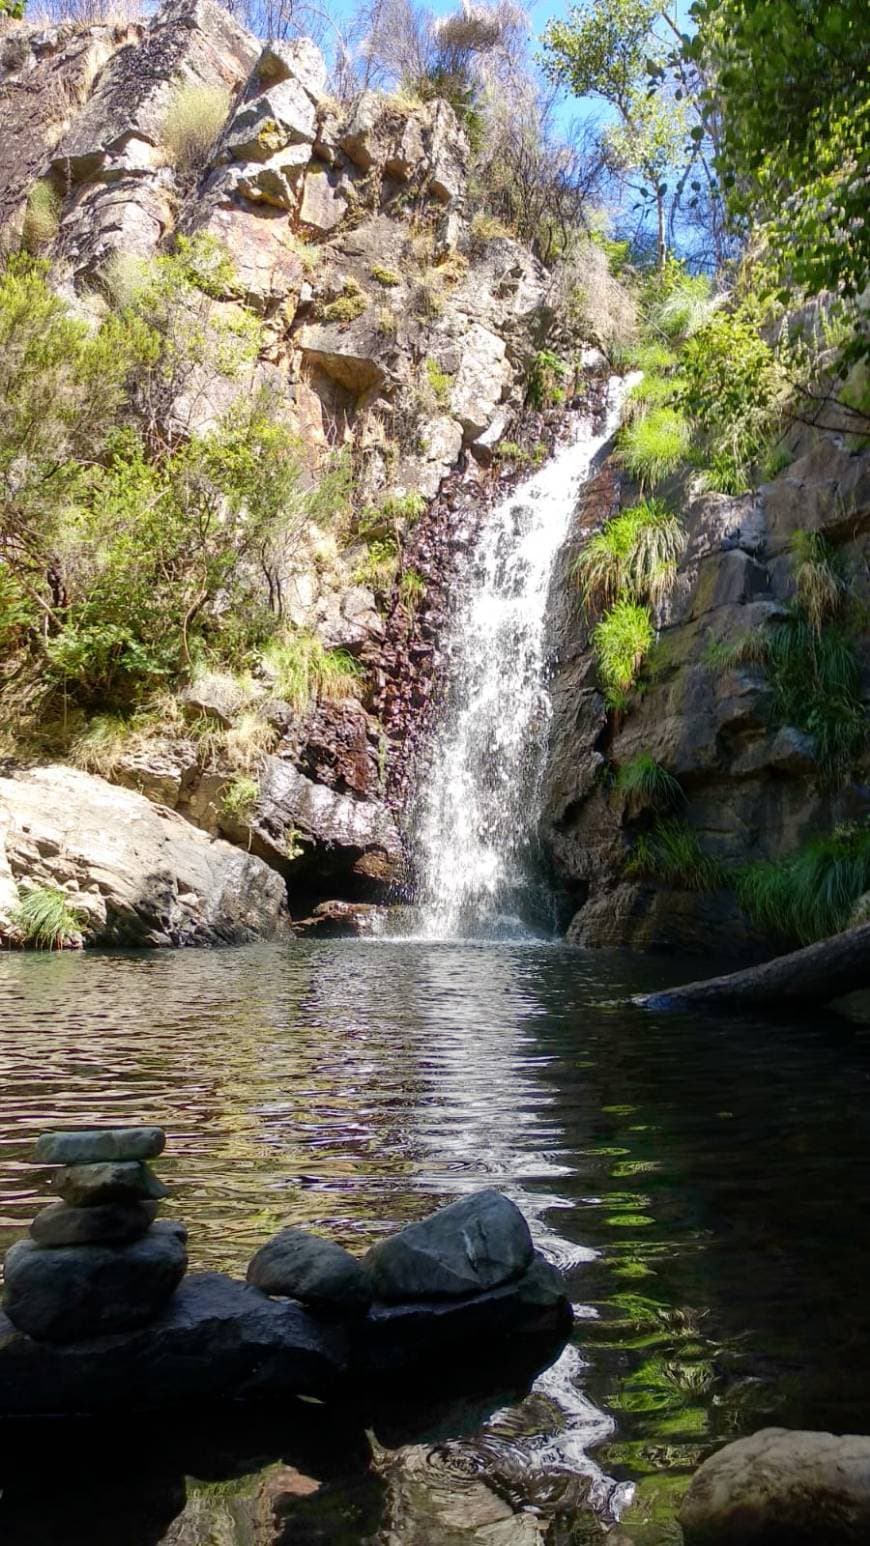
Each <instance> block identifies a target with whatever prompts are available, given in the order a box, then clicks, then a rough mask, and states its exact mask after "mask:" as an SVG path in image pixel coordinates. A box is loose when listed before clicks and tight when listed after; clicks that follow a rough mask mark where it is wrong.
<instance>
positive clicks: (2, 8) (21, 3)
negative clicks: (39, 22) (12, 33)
mask: <svg viewBox="0 0 870 1546" xmlns="http://www.w3.org/2000/svg"><path fill="white" fill-rule="evenodd" d="M26 9H27V0H0V16H11V17H12V19H13V21H20V20H21V18H22V17H23V15H24V12H25V11H26Z"/></svg>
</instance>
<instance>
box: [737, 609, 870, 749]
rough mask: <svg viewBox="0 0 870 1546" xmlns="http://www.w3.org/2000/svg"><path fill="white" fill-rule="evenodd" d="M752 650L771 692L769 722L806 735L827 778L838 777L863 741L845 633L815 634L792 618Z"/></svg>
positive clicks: (856, 675) (854, 667) (857, 685)
mask: <svg viewBox="0 0 870 1546" xmlns="http://www.w3.org/2000/svg"><path fill="white" fill-rule="evenodd" d="M757 648H758V649H759V652H760V654H761V656H762V662H763V666H764V671H765V675H766V677H767V680H768V682H769V683H770V686H771V688H772V693H773V702H772V715H773V718H774V720H775V722H777V723H779V724H786V725H796V726H797V727H798V729H800V730H805V731H807V732H808V734H810V735H811V736H812V737H813V739H814V741H815V743H816V754H817V756H818V758H819V762H820V763H821V765H822V768H823V770H824V771H825V772H826V773H827V774H828V775H830V776H832V777H834V776H837V775H839V774H842V773H843V772H844V771H845V770H846V769H848V768H849V767H850V766H851V765H852V764H853V763H854V761H855V760H856V758H857V757H858V756H859V754H860V753H861V751H862V749H863V747H864V745H865V742H866V736H867V724H866V716H865V713H864V707H863V703H862V701H861V681H860V671H859V668H858V662H857V658H856V655H855V648H854V645H853V643H852V640H851V639H850V637H849V635H848V633H847V632H845V630H844V629H843V628H841V627H827V628H825V629H823V630H822V631H821V632H819V631H818V629H816V628H815V627H814V625H813V624H812V623H811V622H809V621H808V620H807V619H806V618H805V617H803V616H802V615H801V614H799V613H795V614H793V615H792V616H790V617H789V618H787V619H786V621H785V622H782V623H779V624H778V625H777V626H776V627H775V628H772V629H771V630H770V631H769V632H768V633H767V634H765V635H764V636H763V639H761V640H759V641H758V644H757Z"/></svg>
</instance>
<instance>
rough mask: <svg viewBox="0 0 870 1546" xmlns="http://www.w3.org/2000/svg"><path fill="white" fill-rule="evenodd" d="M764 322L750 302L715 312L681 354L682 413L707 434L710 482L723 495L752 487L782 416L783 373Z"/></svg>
mask: <svg viewBox="0 0 870 1546" xmlns="http://www.w3.org/2000/svg"><path fill="white" fill-rule="evenodd" d="M762 321H763V319H762V316H761V313H760V311H759V308H758V306H757V305H756V304H754V303H753V302H751V301H747V302H744V304H743V305H742V306H740V307H738V308H737V310H736V311H733V312H726V311H720V312H717V313H716V315H715V316H714V317H712V318H711V319H710V321H709V322H707V323H706V325H705V326H704V327H703V328H701V329H700V330H699V331H698V332H697V333H696V334H695V335H694V337H692V338H690V339H689V341H688V342H687V344H686V346H685V348H684V349H683V353H682V358H681V369H682V372H683V375H684V377H685V385H684V389H683V392H682V399H681V401H682V407H683V408H684V410H685V411H686V412H687V413H689V414H690V415H691V417H692V419H693V420H694V422H695V423H696V424H697V425H698V427H699V428H700V429H701V430H702V431H703V433H704V436H705V441H706V446H707V456H708V461H709V464H710V475H711V480H712V482H713V483H714V484H715V486H716V487H717V488H719V489H721V491H722V492H723V493H743V492H745V490H746V489H748V488H749V487H750V486H751V481H752V479H751V468H752V466H753V464H754V463H755V462H756V461H757V460H758V458H759V457H760V455H761V453H762V451H763V448H764V446H765V444H766V443H767V441H768V440H769V438H770V435H771V433H772V431H773V428H774V425H775V423H776V420H777V417H778V413H779V406H780V400H781V395H782V385H781V375H780V368H779V365H778V363H777V359H776V356H775V354H774V351H773V349H772V348H771V346H770V344H768V343H767V342H766V340H765V339H764V338H763V336H762V332H761V328H762Z"/></svg>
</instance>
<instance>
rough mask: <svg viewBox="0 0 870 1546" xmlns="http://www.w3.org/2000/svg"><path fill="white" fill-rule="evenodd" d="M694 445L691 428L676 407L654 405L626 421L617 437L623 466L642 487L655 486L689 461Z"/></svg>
mask: <svg viewBox="0 0 870 1546" xmlns="http://www.w3.org/2000/svg"><path fill="white" fill-rule="evenodd" d="M691 446H692V429H691V425H690V424H689V421H688V419H687V418H686V417H685V415H684V414H682V413H681V412H680V411H679V409H677V408H654V409H653V410H652V412H651V413H648V414H646V416H645V417H644V418H642V419H638V420H637V422H636V423H634V424H626V425H625V426H624V427H623V428H622V429H621V430H620V431H619V435H618V437H617V454H618V457H619V460H620V461H621V462H622V464H623V466H624V467H626V468H627V470H628V471H629V472H630V473H631V475H632V477H634V478H637V480H638V482H639V483H640V485H641V487H642V488H655V486H656V484H657V483H661V481H662V479H663V478H668V477H670V476H671V474H672V473H675V472H676V471H677V469H678V468H679V467H681V466H682V464H683V463H684V462H685V461H686V459H687V457H688V455H689V452H690V450H691Z"/></svg>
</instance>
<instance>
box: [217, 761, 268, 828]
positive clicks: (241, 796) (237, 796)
mask: <svg viewBox="0 0 870 1546" xmlns="http://www.w3.org/2000/svg"><path fill="white" fill-rule="evenodd" d="M259 796H260V785H259V783H258V782H257V780H256V779H255V778H251V777H250V775H248V774H245V773H243V774H240V775H239V777H238V778H234V779H233V781H232V783H230V784H227V786H226V788H225V789H224V791H223V793H222V795H221V811H222V813H223V814H224V815H225V816H227V817H229V818H230V819H231V820H233V821H238V822H241V824H242V825H243V826H245V825H247V824H248V823H249V822H250V819H251V816H252V815H253V813H254V808H255V806H256V804H257V800H258V799H259Z"/></svg>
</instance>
